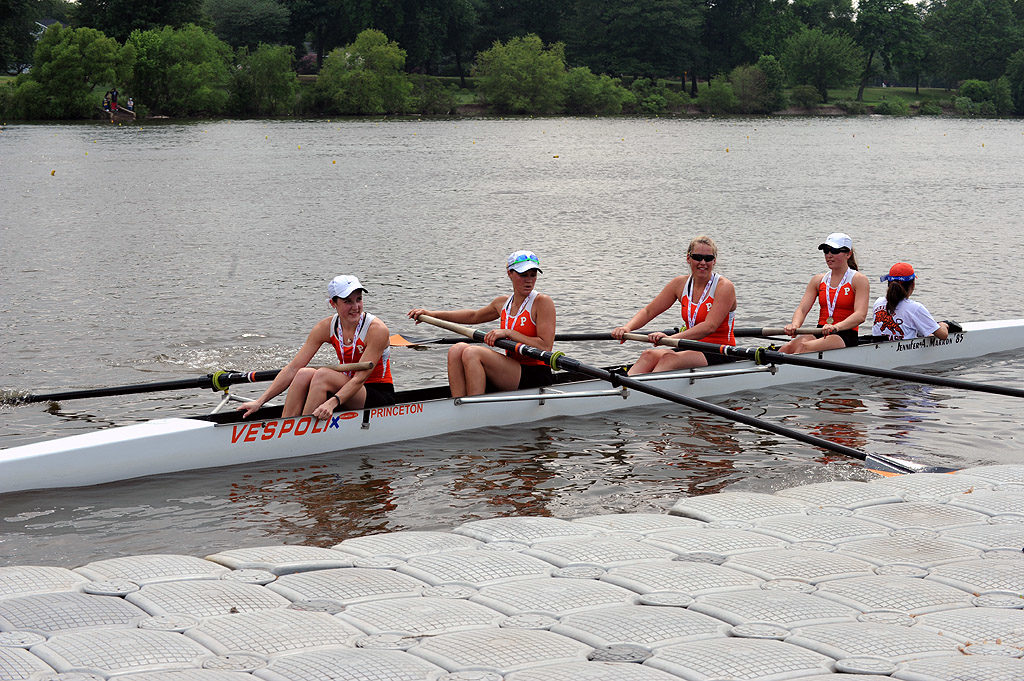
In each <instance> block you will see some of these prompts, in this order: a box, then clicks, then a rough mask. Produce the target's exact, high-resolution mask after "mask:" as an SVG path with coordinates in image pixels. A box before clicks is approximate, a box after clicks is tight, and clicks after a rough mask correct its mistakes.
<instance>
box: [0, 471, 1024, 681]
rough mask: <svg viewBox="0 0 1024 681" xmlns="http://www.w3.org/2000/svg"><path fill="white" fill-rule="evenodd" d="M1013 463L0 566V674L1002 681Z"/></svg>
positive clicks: (43, 677) (1011, 661) (1018, 660)
mask: <svg viewBox="0 0 1024 681" xmlns="http://www.w3.org/2000/svg"><path fill="white" fill-rule="evenodd" d="M1022 548H1024V466H987V467H978V468H973V469H968V470H964V471H961V472H959V473H957V474H953V475H940V474H917V475H907V476H901V477H893V478H887V479H880V480H878V481H874V482H853V481H842V482H831V483H821V484H813V485H806V486H803V487H796V488H793V489H787V490H783V491H780V492H778V493H776V494H757V493H742V492H724V493H720V494H712V495H707V496H699V497H689V498H685V499H682V500H681V501H679V502H678V503H677V504H676V505H675V506H674V507H673V508H672V509H671V511H670V513H669V514H666V515H660V514H622V515H604V516H594V517H587V518H578V519H576V520H573V521H571V522H570V521H566V520H558V519H554V518H544V517H506V518H492V519H488V520H480V521H474V522H469V523H466V524H464V525H462V526H460V527H458V528H456V529H455V530H453V531H452V532H393V533H387V534H379V535H370V536H364V537H357V538H353V539H348V540H346V541H344V542H342V543H341V544H338V545H337V546H335V547H333V548H330V549H328V548H318V547H309V546H268V547H260V548H247V549H237V550H226V551H223V552H221V553H217V554H214V555H211V556H208V557H206V558H205V559H201V558H196V557H191V556H184V555H173V554H167V555H142V556H129V557H120V558H111V559H107V560H99V561H96V562H93V563H90V564H88V565H84V566H82V567H79V568H76V569H66V568H57V567H32V566H22V567H0V680H2V681H9V680H13V679H19V680H21V679H29V680H32V681H58V680H61V681H93V680H95V679H104V680H105V679H113V680H115V681H253V680H254V679H261V680H263V681H320V680H327V679H330V680H342V679H344V680H353V681H356V680H358V681H413V680H419V679H424V680H446V681H462V680H476V681H577V680H582V681H596V680H604V681H671V680H673V679H686V680H687V681H724V680H727V679H733V680H735V679H749V680H751V681H754V680H756V681H783V680H786V679H803V680H805V681H827V680H832V681H840V680H841V679H849V680H850V681H883V680H885V679H901V680H904V681H954V680H955V681H1021V680H1024V553H1022Z"/></svg>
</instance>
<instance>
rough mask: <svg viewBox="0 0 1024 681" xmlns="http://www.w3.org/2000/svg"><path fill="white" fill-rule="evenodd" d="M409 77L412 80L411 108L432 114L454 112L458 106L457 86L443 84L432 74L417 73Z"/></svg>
mask: <svg viewBox="0 0 1024 681" xmlns="http://www.w3.org/2000/svg"><path fill="white" fill-rule="evenodd" d="M409 79H410V81H411V82H412V100H411V103H410V109H411V110H413V111H417V112H419V113H421V114H428V115H433V116H437V115H447V114H452V113H455V108H456V107H457V106H458V92H459V88H458V87H457V86H455V85H448V86H445V85H444V84H443V83H442V82H441V81H439V80H438V79H437V78H435V77H434V76H424V75H419V74H417V75H413V76H410V77H409Z"/></svg>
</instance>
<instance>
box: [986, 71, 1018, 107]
mask: <svg viewBox="0 0 1024 681" xmlns="http://www.w3.org/2000/svg"><path fill="white" fill-rule="evenodd" d="M991 86H992V87H991V91H992V105H993V106H994V107H995V110H996V114H998V115H1000V116H1005V115H1007V114H1010V113H1013V91H1012V90H1011V89H1010V79H1009V78H1007V77H1006V76H1000V77H999V78H996V79H995V80H993V81H992V83H991Z"/></svg>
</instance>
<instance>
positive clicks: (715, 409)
mask: <svg viewBox="0 0 1024 681" xmlns="http://www.w3.org/2000/svg"><path fill="white" fill-rule="evenodd" d="M419 321H421V322H426V323H428V324H433V325H434V326H438V327H441V328H442V329H448V330H449V331H454V332H455V333H459V334H462V335H463V336H466V337H467V338H473V339H475V340H477V341H483V339H484V336H485V335H486V334H485V333H484V332H483V331H479V330H476V329H471V328H469V327H467V326H462V325H461V324H456V323H454V322H449V321H446V320H443V319H437V318H435V317H430V316H428V315H420V317H419ZM495 346H497V347H499V348H502V349H504V350H511V351H513V352H516V353H518V354H520V355H522V356H524V357H529V358H531V359H538V360H540V361H542V362H544V363H545V364H547V365H548V366H550V367H551V368H552V369H563V370H567V371H575V372H577V373H580V374H583V375H585V376H590V377H592V378H597V379H600V380H602V381H608V382H609V383H611V384H612V385H614V386H616V387H619V386H625V387H627V388H630V389H631V390H636V391H637V392H641V393H646V394H648V395H653V396H654V397H660V398H661V399H663V400H668V401H669V402H675V403H676V404H681V405H683V406H686V407H690V408H691V409H696V410H698V411H703V412H706V413H708V414H714V415H715V416H721V417H722V418H726V419H729V420H730V421H737V422H739V423H743V424H746V425H748V426H752V427H754V428H760V429H761V430H767V431H768V432H770V433H775V434H776V435H782V436H784V437H788V438H792V439H794V440H798V441H799V442H803V443H805V444H809V445H813V446H815V447H820V448H822V449H827V450H829V451H833V452H837V453H839V454H844V455H846V456H850V457H853V458H855V459H860V460H861V461H865V462H867V463H868V464H870V465H876V466H881V467H883V468H884V467H886V466H888V467H890V468H895V469H896V470H897V471H898V472H901V473H913V472H916V471H917V470H919V469H917V468H915V467H913V466H911V465H906V466H904V465H902V464H901V463H900V462H899V461H897V460H895V459H892V460H888V461H884V462H882V461H875V460H874V459H873V457H872V456H871V455H869V454H867V453H865V452H862V451H860V450H858V449H853V448H852V447H847V446H846V445H841V444H839V443H837V442H832V441H830V440H825V439H823V438H820V437H815V436H814V435H808V434H806V433H801V432H800V431H796V430H792V429H791V428H786V427H785V426H779V425H776V424H774V423H771V422H769V421H762V420H761V419H759V418H755V417H753V416H748V415H747V414H743V413H740V412H736V411H733V410H731V409H726V408H725V407H720V406H718V405H717V404H711V403H710V402H705V401H704V400H699V399H697V398H695V397H687V396H686V395H680V394H678V393H674V392H670V391H668V390H664V389H662V388H658V387H656V386H653V385H649V384H647V383H644V382H642V381H638V380H636V379H635V378H632V377H630V376H623V375H621V374H613V373H612V372H610V371H608V370H607V369H601V368H599V367H592V366H589V365H587V364H583V363H582V362H580V361H579V360H575V359H572V358H571V357H566V356H565V353H562V352H548V351H546V350H541V349H539V348H535V347H531V346H529V345H525V344H523V343H516V342H515V341H511V340H508V339H507V338H501V339H499V340H497V341H496V342H495Z"/></svg>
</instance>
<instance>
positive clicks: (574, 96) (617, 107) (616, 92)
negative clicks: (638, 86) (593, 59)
mask: <svg viewBox="0 0 1024 681" xmlns="http://www.w3.org/2000/svg"><path fill="white" fill-rule="evenodd" d="M635 101H636V100H635V97H633V95H632V94H631V93H630V91H629V90H627V89H626V88H624V87H622V85H620V84H619V79H618V78H612V77H610V76H605V75H601V76H598V75H595V74H594V73H592V72H591V71H590V69H589V68H587V67H586V66H580V67H577V68H574V69H570V70H569V72H568V73H567V74H565V110H566V112H568V113H572V114H611V115H615V114H620V113H622V106H623V104H626V103H627V102H635Z"/></svg>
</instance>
